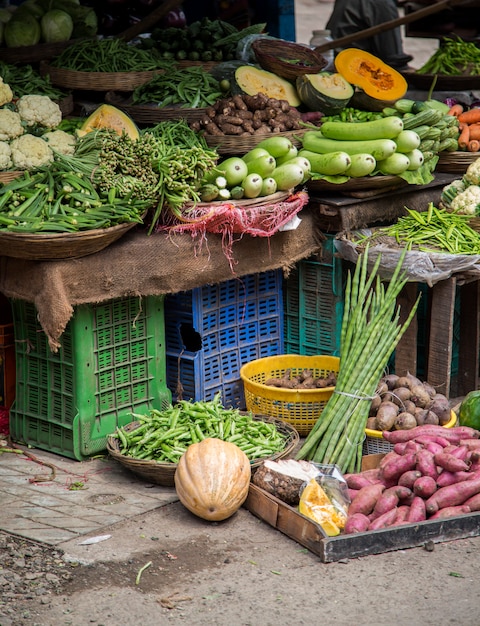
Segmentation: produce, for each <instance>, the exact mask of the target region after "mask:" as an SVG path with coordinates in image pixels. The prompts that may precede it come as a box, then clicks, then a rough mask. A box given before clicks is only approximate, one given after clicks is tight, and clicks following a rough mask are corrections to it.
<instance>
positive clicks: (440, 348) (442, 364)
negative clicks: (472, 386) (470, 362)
mask: <svg viewBox="0 0 480 626" xmlns="http://www.w3.org/2000/svg"><path fill="white" fill-rule="evenodd" d="M456 286H457V281H456V278H455V277H452V278H449V279H448V280H442V281H440V282H438V283H436V284H435V285H434V286H433V287H432V290H431V291H432V307H431V317H430V340H429V345H428V369H427V377H426V381H427V382H428V383H430V384H431V385H433V386H434V387H435V389H436V390H437V391H438V392H440V393H443V394H445V395H446V396H447V398H448V397H449V395H450V382H451V369H452V352H453V316H454V311H455V293H456Z"/></svg>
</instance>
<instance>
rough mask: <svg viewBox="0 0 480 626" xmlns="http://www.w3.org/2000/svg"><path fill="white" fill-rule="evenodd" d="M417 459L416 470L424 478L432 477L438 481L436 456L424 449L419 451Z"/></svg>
mask: <svg viewBox="0 0 480 626" xmlns="http://www.w3.org/2000/svg"><path fill="white" fill-rule="evenodd" d="M416 459H417V464H416V469H418V471H419V472H421V473H422V475H423V476H430V477H431V478H434V479H435V480H436V479H437V477H438V470H437V466H436V463H435V458H434V455H433V454H432V453H431V452H429V451H428V450H426V449H425V448H424V449H423V450H419V451H418V452H417V454H416Z"/></svg>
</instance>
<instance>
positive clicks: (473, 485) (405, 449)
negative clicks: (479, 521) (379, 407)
mask: <svg viewBox="0 0 480 626" xmlns="http://www.w3.org/2000/svg"><path fill="white" fill-rule="evenodd" d="M383 436H384V438H385V439H387V441H389V442H390V443H392V444H393V450H392V451H391V452H388V453H387V454H386V455H385V456H384V457H383V458H382V460H381V461H380V464H379V466H378V467H377V468H375V469H371V470H365V471H363V472H360V473H358V474H347V475H345V479H346V481H347V485H348V488H349V495H350V499H351V504H350V506H349V509H348V517H347V522H346V525H345V533H347V534H348V533H357V532H364V531H367V530H379V529H382V528H391V527H393V526H399V525H401V524H411V523H417V522H422V521H425V520H435V519H442V518H447V517H453V516H457V515H462V514H465V513H470V512H473V511H480V431H478V430H475V429H473V428H469V427H466V426H458V427H454V428H443V427H442V426H436V425H429V424H427V425H424V426H417V427H415V428H413V429H411V430H397V431H385V432H384V433H383Z"/></svg>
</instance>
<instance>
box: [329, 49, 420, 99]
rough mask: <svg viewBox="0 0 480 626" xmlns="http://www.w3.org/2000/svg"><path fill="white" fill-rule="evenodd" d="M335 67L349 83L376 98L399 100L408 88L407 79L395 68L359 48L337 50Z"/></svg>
mask: <svg viewBox="0 0 480 626" xmlns="http://www.w3.org/2000/svg"><path fill="white" fill-rule="evenodd" d="M335 68H336V70H337V72H339V73H340V74H341V75H342V76H343V77H344V78H345V79H346V80H347V81H348V82H349V83H351V84H352V85H355V86H356V87H359V88H360V89H361V90H362V91H364V92H365V93H366V94H367V95H368V96H371V97H372V98H376V99H378V100H385V101H389V102H390V101H396V100H399V99H400V98H403V97H404V95H405V94H406V92H407V89H408V84H407V81H406V80H405V78H404V77H403V76H402V75H401V74H400V73H399V72H397V70H395V69H393V67H390V65H387V64H386V63H384V62H383V61H382V60H381V59H379V58H378V57H376V56H374V55H373V54H370V53H369V52H365V51H364V50H360V49H359V48H346V49H345V50H342V51H341V52H339V53H338V54H337V56H336V57H335Z"/></svg>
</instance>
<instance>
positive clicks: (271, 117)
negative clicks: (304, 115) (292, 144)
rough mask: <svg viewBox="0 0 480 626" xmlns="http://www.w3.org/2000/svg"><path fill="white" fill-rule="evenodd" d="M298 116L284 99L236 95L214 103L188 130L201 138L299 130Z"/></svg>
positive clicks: (258, 94) (299, 117) (259, 95)
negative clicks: (199, 133) (200, 133)
mask: <svg viewBox="0 0 480 626" xmlns="http://www.w3.org/2000/svg"><path fill="white" fill-rule="evenodd" d="M301 121H302V120H301V116H300V113H299V112H298V111H297V109H296V108H295V107H292V106H290V104H289V103H288V102H287V101H286V100H277V99H276V98H269V97H268V96H266V95H265V94H263V93H257V94H256V95H254V96H247V95H244V94H237V95H235V96H231V97H229V98H222V99H221V100H217V102H215V104H214V105H212V106H209V107H207V108H206V109H205V115H204V117H202V118H201V119H200V120H198V121H195V122H192V123H191V124H190V127H191V128H192V129H193V130H195V131H197V132H198V131H203V132H204V133H205V135H214V136H221V135H266V134H270V133H282V132H286V131H290V130H299V129H300V128H301Z"/></svg>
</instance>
